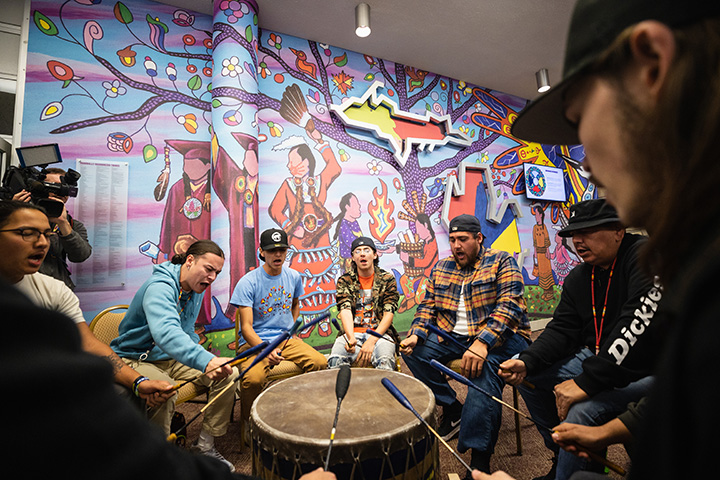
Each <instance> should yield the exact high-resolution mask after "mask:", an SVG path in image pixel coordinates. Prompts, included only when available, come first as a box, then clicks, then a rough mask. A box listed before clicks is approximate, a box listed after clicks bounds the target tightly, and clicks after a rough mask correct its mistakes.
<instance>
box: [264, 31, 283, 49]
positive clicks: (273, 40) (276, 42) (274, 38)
mask: <svg viewBox="0 0 720 480" xmlns="http://www.w3.org/2000/svg"><path fill="white" fill-rule="evenodd" d="M267 43H268V45H270V46H271V47H275V48H276V49H278V50H280V49H281V48H282V37H281V36H280V35H277V34H275V33H271V34H270V37H268V41H267Z"/></svg>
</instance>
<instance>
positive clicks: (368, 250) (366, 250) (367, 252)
mask: <svg viewBox="0 0 720 480" xmlns="http://www.w3.org/2000/svg"><path fill="white" fill-rule="evenodd" d="M352 253H353V255H370V254H371V253H373V249H372V248H370V247H364V248H363V247H358V248H356V249H355V250H353V251H352Z"/></svg>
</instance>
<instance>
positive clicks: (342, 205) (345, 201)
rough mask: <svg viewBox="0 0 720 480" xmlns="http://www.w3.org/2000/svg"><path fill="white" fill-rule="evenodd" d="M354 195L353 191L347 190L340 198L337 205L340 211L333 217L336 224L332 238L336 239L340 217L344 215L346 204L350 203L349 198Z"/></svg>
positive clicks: (338, 233) (338, 232)
mask: <svg viewBox="0 0 720 480" xmlns="http://www.w3.org/2000/svg"><path fill="white" fill-rule="evenodd" d="M354 196H355V194H354V193H352V192H348V193H346V194H345V195H343V197H342V198H341V199H340V204H339V205H338V206H339V207H340V213H339V214H337V216H336V217H335V218H333V222H337V225H336V226H335V235H333V240H337V238H338V237H339V236H340V225H342V219H343V217H344V216H345V212H346V211H347V207H348V205H350V199H351V198H352V197H354Z"/></svg>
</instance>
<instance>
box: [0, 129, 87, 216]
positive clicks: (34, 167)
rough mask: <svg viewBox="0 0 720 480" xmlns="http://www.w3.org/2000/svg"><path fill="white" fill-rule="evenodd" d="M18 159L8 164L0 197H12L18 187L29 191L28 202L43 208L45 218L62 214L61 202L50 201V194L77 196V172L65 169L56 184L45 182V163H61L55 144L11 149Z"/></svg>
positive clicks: (58, 150) (17, 190) (20, 189)
mask: <svg viewBox="0 0 720 480" xmlns="http://www.w3.org/2000/svg"><path fill="white" fill-rule="evenodd" d="M15 150H16V151H17V154H18V159H19V160H20V167H15V166H9V167H8V168H7V170H6V171H5V176H4V177H3V181H2V187H0V198H2V199H8V200H9V199H12V198H13V196H14V195H15V194H16V193H18V192H21V191H22V190H25V191H28V192H30V201H31V202H32V203H34V204H35V205H38V206H40V207H43V208H44V209H45V211H46V212H47V215H48V217H50V218H54V217H58V216H60V215H61V214H62V211H63V203H62V202H58V201H56V200H50V199H49V197H50V194H52V195H53V196H56V197H77V194H78V187H77V185H78V180H79V179H80V174H79V173H78V172H76V171H75V170H73V169H71V168H69V169H68V170H67V173H66V174H65V175H61V176H60V183H51V182H46V181H45V178H46V176H47V174H48V172H47V166H48V165H50V164H53V163H59V162H62V159H61V157H60V149H59V148H58V144H57V143H53V144H49V145H36V146H33V147H23V148H16V149H15Z"/></svg>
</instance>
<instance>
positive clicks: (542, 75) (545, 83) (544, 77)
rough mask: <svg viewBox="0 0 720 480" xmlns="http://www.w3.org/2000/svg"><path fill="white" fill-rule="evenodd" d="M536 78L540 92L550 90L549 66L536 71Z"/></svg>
mask: <svg viewBox="0 0 720 480" xmlns="http://www.w3.org/2000/svg"><path fill="white" fill-rule="evenodd" d="M535 80H537V90H538V92H540V93H542V92H547V91H548V90H550V80H549V79H548V71H547V68H541V69H540V70H538V71H537V72H535Z"/></svg>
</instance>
